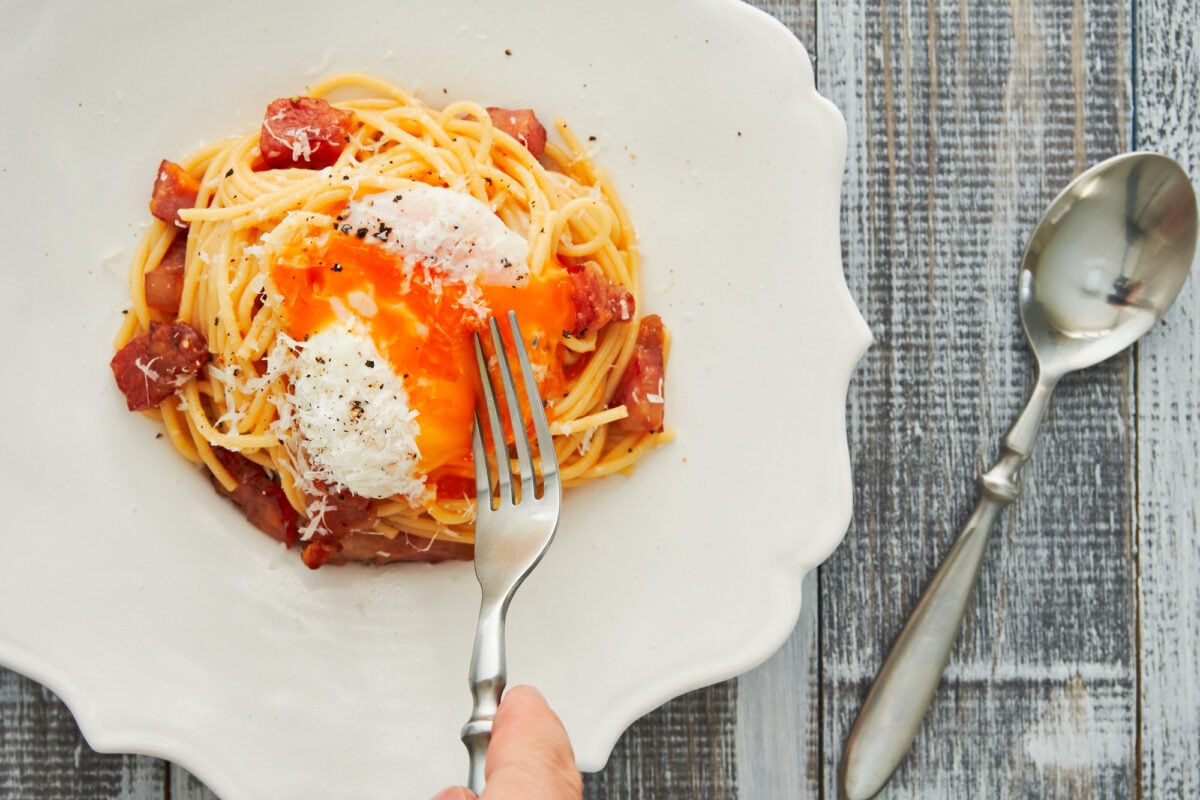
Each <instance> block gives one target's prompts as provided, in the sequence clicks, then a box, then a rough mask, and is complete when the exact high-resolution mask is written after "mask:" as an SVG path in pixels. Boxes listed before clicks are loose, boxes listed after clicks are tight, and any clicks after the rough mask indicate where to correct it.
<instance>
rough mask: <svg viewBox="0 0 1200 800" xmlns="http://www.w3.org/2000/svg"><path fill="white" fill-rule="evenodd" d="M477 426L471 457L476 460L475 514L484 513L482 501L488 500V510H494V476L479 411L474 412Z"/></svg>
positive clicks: (472, 431) (475, 426)
mask: <svg viewBox="0 0 1200 800" xmlns="http://www.w3.org/2000/svg"><path fill="white" fill-rule="evenodd" d="M472 415H473V416H474V417H475V424H474V425H473V426H472V428H471V455H472V456H473V457H474V459H475V514H476V516H478V515H481V514H483V513H484V509H482V508H480V502H479V501H480V499H481V498H484V497H486V498H487V499H488V501H489V502H488V504H487V510H488V511H491V510H492V504H491V499H492V475H491V472H490V471H489V470H488V463H487V449H486V448H485V447H484V446H483V427H482V426H481V424H480V422H479V411H478V410H475V411H474V412H472Z"/></svg>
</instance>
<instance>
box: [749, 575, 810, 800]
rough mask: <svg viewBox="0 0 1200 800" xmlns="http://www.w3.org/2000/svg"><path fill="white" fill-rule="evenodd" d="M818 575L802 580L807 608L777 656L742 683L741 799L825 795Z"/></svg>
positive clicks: (799, 799)
mask: <svg viewBox="0 0 1200 800" xmlns="http://www.w3.org/2000/svg"><path fill="white" fill-rule="evenodd" d="M818 596H819V592H818V590H817V574H816V573H811V574H809V575H808V576H807V577H806V578H805V579H804V596H803V603H804V605H803V606H802V607H801V609H800V620H799V622H798V623H797V624H796V629H795V630H794V631H793V632H792V635H791V637H790V638H789V639H788V640H787V642H785V643H784V645H783V647H782V648H781V649H780V651H779V652H778V653H776V654H775V655H774V656H772V657H771V658H770V659H769V660H768V661H767V662H766V663H764V664H763V665H762V666H760V667H758V668H757V669H755V670H752V671H751V672H749V673H747V674H746V675H743V676H742V677H740V678H738V684H737V685H738V694H737V725H736V729H735V739H734V741H735V743H736V750H735V752H736V757H737V796H738V797H739V798H742V799H743V800H755V798H788V800H809V799H811V800H815V798H818V797H820V796H821V717H820V709H821V701H820V696H819V695H820V689H821V682H820V680H819V675H818V672H817V670H818V668H819V666H820V660H819V658H820V650H819V642H820V637H819V632H818V630H817V623H818V620H819V619H820V614H819V612H818V607H817V599H818Z"/></svg>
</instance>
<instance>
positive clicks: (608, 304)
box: [567, 261, 637, 336]
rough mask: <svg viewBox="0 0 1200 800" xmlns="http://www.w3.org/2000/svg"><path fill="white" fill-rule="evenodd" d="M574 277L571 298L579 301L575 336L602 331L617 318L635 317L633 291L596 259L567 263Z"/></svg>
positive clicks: (576, 306) (619, 319) (576, 311)
mask: <svg viewBox="0 0 1200 800" xmlns="http://www.w3.org/2000/svg"><path fill="white" fill-rule="evenodd" d="M567 274H568V275H570V277H571V283H572V291H571V299H572V300H574V301H575V330H573V331H571V332H570V333H571V334H572V335H573V336H586V335H587V333H588V331H598V330H600V329H601V328H603V327H604V326H605V325H607V324H608V323H610V322H612V321H613V320H617V321H618V322H628V321H629V320H631V319H633V315H634V312H635V311H636V310H637V309H636V308H635V303H634V300H633V295H632V294H631V293H630V292H629V290H628V289H626V288H625V287H624V286H622V285H621V284H619V283H614V282H613V281H610V280H609V279H608V277H607V276H606V275H605V274H604V271H603V270H601V269H600V265H599V264H597V263H596V262H594V261H588V262H586V263H584V264H572V265H570V266H568V267H567Z"/></svg>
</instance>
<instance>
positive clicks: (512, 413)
mask: <svg viewBox="0 0 1200 800" xmlns="http://www.w3.org/2000/svg"><path fill="white" fill-rule="evenodd" d="M508 313H509V322H510V324H511V321H512V319H513V318H514V317H515V316H516V315H515V314H514V313H513V312H512V311H510V312H508ZM489 327H490V328H491V330H492V346H493V347H495V349H496V361H497V362H498V364H499V366H500V382H501V383H502V384H503V386H504V399H505V401H506V402H507V405H508V419H509V422H511V423H512V429H513V443H514V444H515V445H516V448H517V468H518V470H519V474H520V476H521V491H522V492H529V496H530V497H533V496H534V491H533V455H532V454H531V453H530V452H529V437H528V436H527V435H526V433H525V417H524V416H523V415H522V414H521V403H520V401H519V400H518V399H517V388H516V385H515V383H514V382H513V375H512V369H511V368H510V367H509V365H508V356H507V355H505V353H504V341H503V340H502V339H501V338H500V325H499V324H498V323H497V322H496V318H495V317H492V318H491V320H489ZM513 335H514V336H515V337H516V339H515V340H514V342H516V343H519V342H520V339H521V332H520V331H518V330H516V329H515V328H514V329H513ZM526 361H528V358H527V359H526ZM521 370H522V372H524V370H525V366H524V362H522V366H521ZM526 386H527V387H528V383H526ZM537 396H538V395H537V384H536V383H535V384H534V393H533V394H532V395H527V397H528V398H529V400H530V403H532V402H533V401H534V399H535V398H537ZM512 501H513V502H514V503H516V502H517V501H518V498H517V494H516V487H513V495H512Z"/></svg>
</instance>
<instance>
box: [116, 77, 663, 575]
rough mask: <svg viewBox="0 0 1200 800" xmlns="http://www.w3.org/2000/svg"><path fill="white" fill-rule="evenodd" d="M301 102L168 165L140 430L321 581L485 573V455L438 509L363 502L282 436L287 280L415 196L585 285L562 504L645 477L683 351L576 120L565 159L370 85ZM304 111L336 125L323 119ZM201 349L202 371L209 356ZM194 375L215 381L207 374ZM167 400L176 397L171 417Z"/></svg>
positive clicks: (145, 339)
mask: <svg viewBox="0 0 1200 800" xmlns="http://www.w3.org/2000/svg"><path fill="white" fill-rule="evenodd" d="M301 100H303V101H304V102H300V101H301ZM285 102H286V103H290V105H288V106H287V109H288V113H290V114H292V115H293V116H295V115H296V114H299V116H298V117H296V118H295V119H291V118H286V117H285V115H284V114H282V112H279V111H278V110H276V111H272V109H276V108H277V106H276V104H272V106H271V109H268V113H267V115H266V117H265V118H264V124H263V127H262V128H261V129H257V130H253V131H249V132H247V133H245V134H242V135H238V136H234V137H232V138H229V139H225V140H223V141H219V142H216V143H214V144H211V145H208V146H205V147H201V148H200V149H198V150H196V151H195V152H193V153H191V154H190V155H188V156H187V157H185V158H183V159H181V160H179V161H178V162H177V163H173V162H167V161H164V162H163V165H162V167H160V172H159V176H158V178H159V179H158V181H156V184H155V192H154V199H153V200H152V203H151V209H152V211H153V212H154V214H155V216H156V219H155V220H154V221H153V222H152V223H151V225H150V227H149V228H148V230H147V231H146V233H145V235H144V236H143V238H142V239H141V242H140V244H139V246H138V248H137V251H136V253H135V255H134V258H133V263H132V266H131V269H130V274H129V292H130V298H131V308H130V310H129V312H128V313H127V315H126V317H125V320H124V324H123V325H122V327H121V329H120V331H119V333H118V336H117V341H116V346H117V348H118V354H117V356H116V357H114V361H113V369H114V373H115V374H116V377H117V382H118V385H119V386H120V387H121V388H122V391H123V392H124V393H125V394H126V399H127V402H128V404H129V406H130V408H131V409H133V410H141V411H144V412H145V413H147V414H151V415H154V416H156V417H158V418H159V419H161V421H162V425H163V427H164V429H165V432H166V434H167V438H169V440H170V442H171V444H172V445H174V447H175V448H176V449H177V450H178V451H179V452H180V453H181V454H182V455H183V456H184V457H185V458H187V459H188V460H190V461H192V462H195V463H197V464H201V465H203V466H204V467H205V468H206V469H207V470H208V471H209V472H210V473H211V475H212V477H213V482H214V484H215V485H216V486H217V487H218V489H219V490H220V491H222V492H223V493H225V494H227V495H229V496H230V497H231V498H232V499H233V500H234V501H235V502H237V503H238V504H239V505H241V506H242V508H243V509H244V510H245V512H246V515H247V517H248V518H249V519H250V521H251V522H253V523H254V524H255V525H257V526H258V527H260V528H262V529H263V530H265V531H267V532H268V533H270V534H271V535H273V536H276V538H279V539H280V540H282V541H285V542H287V543H288V544H292V543H299V544H300V545H301V546H302V547H303V548H304V560H305V562H306V563H309V565H310V566H319V565H320V564H323V563H341V562H344V561H372V562H379V563H383V562H389V561H398V560H439V559H443V558H465V557H469V556H470V552H471V543H472V542H473V528H472V523H473V519H474V497H473V491H474V489H473V486H474V484H473V482H472V478H471V475H472V473H471V463H470V457H469V452H467V453H465V454H464V458H461V459H455V460H453V461H452V462H450V463H446V464H443V465H440V466H439V467H438V469H437V471H436V472H435V473H433V472H431V473H430V474H428V475H425V476H423V477H424V478H425V479H426V480H427V482H428V484H429V487H430V488H429V491H427V492H425V493H424V494H423V495H422V496H421V497H420V498H419V499H414V498H413V497H398V496H397V497H384V498H379V497H375V498H364V497H359V496H355V495H354V494H353V492H350V491H348V490H347V487H345V486H341V485H336V484H333V485H330V484H328V483H322V482H320V481H313V480H311V478H306V465H305V464H304V463H303V461H304V456H303V451H304V442H303V441H301V440H300V439H298V438H297V434H296V433H295V431H283V430H281V425H280V420H281V414H280V409H281V408H282V407H284V406H286V404H287V402H288V392H289V380H290V377H289V375H288V374H287V373H286V371H281V370H278V369H273V366H272V365H273V363H274V362H273V358H272V354H273V353H274V352H278V351H277V348H279V347H280V343H281V342H283V341H286V340H287V336H288V333H287V332H288V322H289V320H288V308H287V306H286V304H285V303H283V302H282V300H281V293H280V291H279V287H278V286H276V285H275V281H273V279H272V268H273V267H275V268H278V263H277V262H278V260H279V259H280V257H281V255H280V254H281V253H282V252H283V251H284V248H291V250H290V251H289V252H291V253H293V256H294V254H295V253H296V252H301V253H303V252H305V250H304V248H305V247H306V246H309V244H311V243H313V242H319V241H321V240H322V237H328V236H329V235H331V231H332V235H338V230H337V229H338V224H339V218H344V215H345V212H346V208H347V206H348V204H349V203H351V201H353V200H355V199H356V198H361V197H365V196H368V195H372V194H375V193H382V192H397V193H400V192H402V191H403V190H404V189H405V187H409V186H412V185H413V184H414V183H420V184H425V185H429V186H434V187H441V188H445V189H449V190H452V191H454V192H458V193H462V194H466V195H469V196H471V197H473V198H475V199H476V200H478V201H480V202H481V203H483V204H485V205H486V206H487V207H488V208H489V209H491V211H492V212H493V213H494V214H495V215H496V217H498V218H499V220H501V221H502V222H503V223H504V225H505V226H506V227H507V228H509V229H510V230H511V231H514V232H516V233H517V234H519V235H520V236H522V237H524V238H525V240H526V242H527V243H528V253H529V255H528V268H529V271H530V274H531V275H532V276H533V277H534V278H535V279H546V280H550V279H559V278H561V279H563V280H568V279H569V280H570V283H569V284H567V285H568V286H569V287H570V293H569V296H570V302H571V303H573V304H574V306H575V307H574V308H573V309H570V310H568V312H567V313H568V314H570V313H573V314H574V315H575V316H574V320H575V322H578V323H580V324H574V323H573V324H572V325H571V326H569V327H568V328H564V329H563V330H562V331H561V332H558V335H557V337H556V340H555V341H554V342H552V344H553V348H552V350H548V351H547V352H552V353H553V355H554V358H556V359H558V360H559V362H560V363H557V364H556V365H555V371H556V374H559V375H561V376H563V379H562V382H561V385H555V386H544V387H543V399H544V401H545V405H546V411H547V414H548V417H549V419H550V421H551V427H552V430H553V432H554V434H555V436H554V440H555V449H556V454H557V457H558V461H559V465H560V471H561V475H562V478H563V481H564V485H566V486H575V485H579V484H582V483H585V482H587V481H590V480H593V479H595V478H599V477H601V476H605V475H609V474H611V473H614V472H621V471H627V470H629V469H630V468H631V467H632V466H633V465H634V464H635V463H636V462H637V461H638V460H639V459H640V458H642V456H644V455H645V454H646V453H647V452H648V451H649V450H650V449H652V448H654V447H655V446H657V445H658V444H660V443H662V442H664V441H666V440H667V439H668V438H669V433H668V432H666V431H665V430H664V427H663V417H662V408H663V387H662V384H663V370H664V367H665V360H666V353H667V351H668V349H669V338H668V336H667V333H666V331H665V330H664V328H663V326H662V324H661V320H659V319H658V318H657V317H655V316H639V314H638V312H639V311H640V307H641V297H640V289H641V286H640V283H641V270H640V258H639V253H638V247H637V242H636V238H635V234H634V229H633V225H632V223H631V221H630V219H629V217H628V214H627V212H626V209H625V207H624V206H623V204H622V203H621V200H620V198H619V197H618V196H617V193H616V191H615V189H614V187H613V184H612V182H611V181H610V180H609V179H608V178H607V177H606V176H605V174H604V172H603V171H602V170H601V169H600V168H599V167H598V166H597V165H596V163H595V162H594V161H593V158H592V153H591V152H590V150H589V147H592V146H593V145H591V144H590V143H585V142H584V141H582V140H581V139H580V138H579V137H578V136H577V135H576V134H575V133H574V132H573V131H572V130H571V129H570V128H569V127H568V126H567V124H566V123H565V122H563V121H562V120H555V122H554V125H553V130H554V132H556V133H557V141H555V140H547V137H546V134H545V131H544V129H542V132H541V134H540V136H541V138H542V141H537V139H538V132H537V130H538V129H539V128H541V125H540V123H538V122H537V120H536V117H534V115H533V114H532V113H531V112H528V117H526V116H525V113H526V112H525V110H516V111H510V110H507V109H495V108H491V109H489V108H485V107H483V106H481V105H479V104H476V103H473V102H468V101H458V102H452V103H450V104H448V105H446V106H445V107H444V108H442V109H440V110H438V109H434V108H432V107H430V106H428V105H426V104H425V103H423V102H421V101H420V100H418V99H417V98H416V97H415V96H414V95H412V94H410V93H409V92H407V91H406V90H404V89H403V88H401V87H399V86H396V85H393V84H391V83H389V82H386V81H383V80H380V79H378V78H375V77H372V76H368V75H363V74H344V75H338V76H334V77H331V78H328V79H326V80H323V81H321V82H320V83H317V84H315V85H313V86H311V87H309V88H308V90H307V91H306V92H305V94H304V95H303V97H297V98H281V99H280V100H278V101H276V103H285ZM306 106H311V108H313V109H317V110H316V111H314V112H313V115H311V116H305V113H306V112H305V111H304V109H305V107H306ZM293 112H294V113H293ZM273 114H274V119H273V116H272V115H273ZM280 125H283V126H284V128H285V130H283V131H280V130H277V128H278V127H279V126H280ZM289 125H290V126H291V128H290V129H287V126H289ZM322 126H325V127H322ZM330 126H332V127H330ZM268 134H269V135H270V136H271V137H272V141H271V142H270V147H268V142H267V138H268ZM338 138H340V139H341V141H336V139H338ZM334 151H336V152H334ZM193 190H194V197H193V195H192V192H193ZM350 235H351V236H353V235H354V233H351V234H350ZM358 238H359V239H362V238H363V237H362V235H361V234H359V235H358ZM306 243H308V244H306ZM313 246H314V247H315V245H313ZM297 248H299V250H297ZM175 303H177V305H175ZM493 311H498V309H493ZM176 326H186V328H188V329H190V331H191V332H194V333H195V335H196V336H198V337H199V339H195V340H193V339H191V338H190V337H191V336H192V333H190V332H188V331H185V330H184V328H183V327H176ZM167 331H170V332H171V337H173V338H174V339H179V340H182V339H188V340H189V341H190V344H187V345H186V346H185V347H184V349H185V350H187V351H188V352H189V356H190V360H189V359H183V358H178V359H175V360H173V358H174V356H173V355H172V354H173V353H174V351H172V350H171V348H172V347H176V346H177V345H176V344H171V343H169V342H168V341H167V340H168V338H171V337H168V334H167ZM197 342H202V343H203V348H204V349H205V350H206V352H207V356H206V357H204V358H203V359H200V358H197V357H196V354H195V353H194V352H192V351H194V350H195V349H196V348H198V347H200V346H201V345H199V344H197ZM543 344H545V343H543ZM123 353H124V356H123V355H122V354H123ZM176 361H178V362H179V365H178V367H177V365H176V363H175V362H176ZM194 361H201V362H202V363H197V364H195V366H194V368H193V367H192V365H191V362H194ZM118 362H120V363H118ZM185 362H187V363H185ZM396 372H397V374H400V372H401V371H400V369H399V368H397V369H396ZM404 376H405V378H406V379H409V378H410V375H409V373H408V372H407V371H405V373H404ZM143 383H145V386H146V395H147V396H146V397H142V396H141V392H142V384H143ZM156 383H158V384H162V386H161V387H158V390H157V391H158V393H159V394H161V393H167V394H166V396H164V397H162V398H161V399H158V398H156V397H155V396H154V395H155V391H154V389H155V384H156ZM127 387H132V388H127ZM156 400H157V402H155V401H156ZM419 422H420V418H419V417H418V423H419ZM467 434H468V436H469V431H467ZM264 498H267V499H264ZM338 509H341V512H340V513H338V511H337V510H338Z"/></svg>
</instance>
